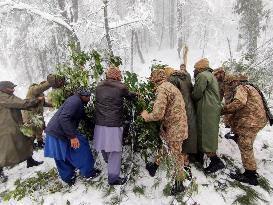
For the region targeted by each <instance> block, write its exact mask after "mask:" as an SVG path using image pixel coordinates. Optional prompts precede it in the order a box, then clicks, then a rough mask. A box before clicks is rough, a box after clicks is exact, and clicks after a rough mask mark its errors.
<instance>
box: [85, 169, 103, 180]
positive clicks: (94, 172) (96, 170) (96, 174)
mask: <svg viewBox="0 0 273 205" xmlns="http://www.w3.org/2000/svg"><path fill="white" fill-rule="evenodd" d="M100 174H101V170H100V169H96V168H94V169H93V172H92V174H91V176H90V177H88V178H86V179H87V180H91V179H94V178H96V177H98V176H99V175H100Z"/></svg>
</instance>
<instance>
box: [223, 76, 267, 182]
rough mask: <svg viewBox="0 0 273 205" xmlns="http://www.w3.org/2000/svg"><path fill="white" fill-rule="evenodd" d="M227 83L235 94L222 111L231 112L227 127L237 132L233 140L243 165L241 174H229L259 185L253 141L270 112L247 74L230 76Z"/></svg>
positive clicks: (236, 178)
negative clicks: (243, 170) (243, 169)
mask: <svg viewBox="0 0 273 205" xmlns="http://www.w3.org/2000/svg"><path fill="white" fill-rule="evenodd" d="M227 82H228V85H229V87H230V89H231V90H233V92H234V97H233V99H232V101H231V102H230V103H226V104H225V106H224V107H223V109H222V113H223V114H231V115H232V117H231V118H230V119H231V120H230V121H231V122H230V126H231V129H232V131H233V132H234V133H235V134H236V135H235V136H234V137H235V138H236V139H234V140H235V141H236V142H237V144H238V147H239V149H240V152H241V158H242V162H243V166H244V168H245V172H244V173H243V174H241V173H236V174H231V175H230V177H231V178H232V179H235V180H237V181H240V182H244V183H248V184H251V185H258V179H257V173H256V170H257V165H256V162H255V157H254V152H253V143H254V141H255V139H256V136H257V133H258V132H259V131H260V130H261V129H262V128H264V127H265V125H266V123H267V121H268V118H269V117H270V116H269V115H268V114H270V113H267V112H266V110H269V109H268V106H267V103H266V101H265V99H264V98H263V94H262V93H261V91H260V90H259V89H258V88H257V87H256V86H254V85H252V84H250V83H248V81H247V77H246V76H244V75H232V76H229V78H228V79H227ZM271 116H272V115H271Z"/></svg>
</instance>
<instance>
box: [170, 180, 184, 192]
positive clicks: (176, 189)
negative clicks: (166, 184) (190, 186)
mask: <svg viewBox="0 0 273 205" xmlns="http://www.w3.org/2000/svg"><path fill="white" fill-rule="evenodd" d="M183 191H185V187H184V185H183V182H182V181H177V180H175V183H174V185H173V187H172V189H171V195H176V194H179V193H181V192H183Z"/></svg>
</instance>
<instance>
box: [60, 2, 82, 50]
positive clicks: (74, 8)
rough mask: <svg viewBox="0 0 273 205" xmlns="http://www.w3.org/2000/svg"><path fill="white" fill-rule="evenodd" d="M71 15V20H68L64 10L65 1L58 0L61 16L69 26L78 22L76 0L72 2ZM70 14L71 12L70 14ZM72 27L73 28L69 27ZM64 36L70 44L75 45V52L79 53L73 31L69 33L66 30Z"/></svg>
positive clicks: (77, 40)
mask: <svg viewBox="0 0 273 205" xmlns="http://www.w3.org/2000/svg"><path fill="white" fill-rule="evenodd" d="M72 2H73V3H72V11H73V12H72V15H71V19H69V18H68V15H67V11H66V10H65V9H66V1H65V0H58V5H59V8H60V10H61V15H62V16H63V17H64V19H65V21H66V23H67V24H69V25H71V23H76V22H77V21H78V0H72ZM70 13H71V12H70ZM71 27H73V26H71ZM66 34H67V36H68V38H69V41H70V43H74V44H75V46H76V47H75V50H76V51H80V50H81V45H80V41H79V38H78V36H77V35H76V33H75V31H74V30H73V31H70V30H68V29H66Z"/></svg>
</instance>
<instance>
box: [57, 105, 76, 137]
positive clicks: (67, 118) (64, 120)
mask: <svg viewBox="0 0 273 205" xmlns="http://www.w3.org/2000/svg"><path fill="white" fill-rule="evenodd" d="M80 106H81V105H80V104H79V103H78V102H77V101H70V102H67V103H66V104H64V106H63V109H62V111H61V113H60V116H59V120H60V124H61V126H62V128H63V130H64V133H65V136H66V137H67V138H69V139H71V138H74V136H76V134H77V127H76V125H75V123H73V121H74V119H73V116H75V115H77V112H78V107H80Z"/></svg>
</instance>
